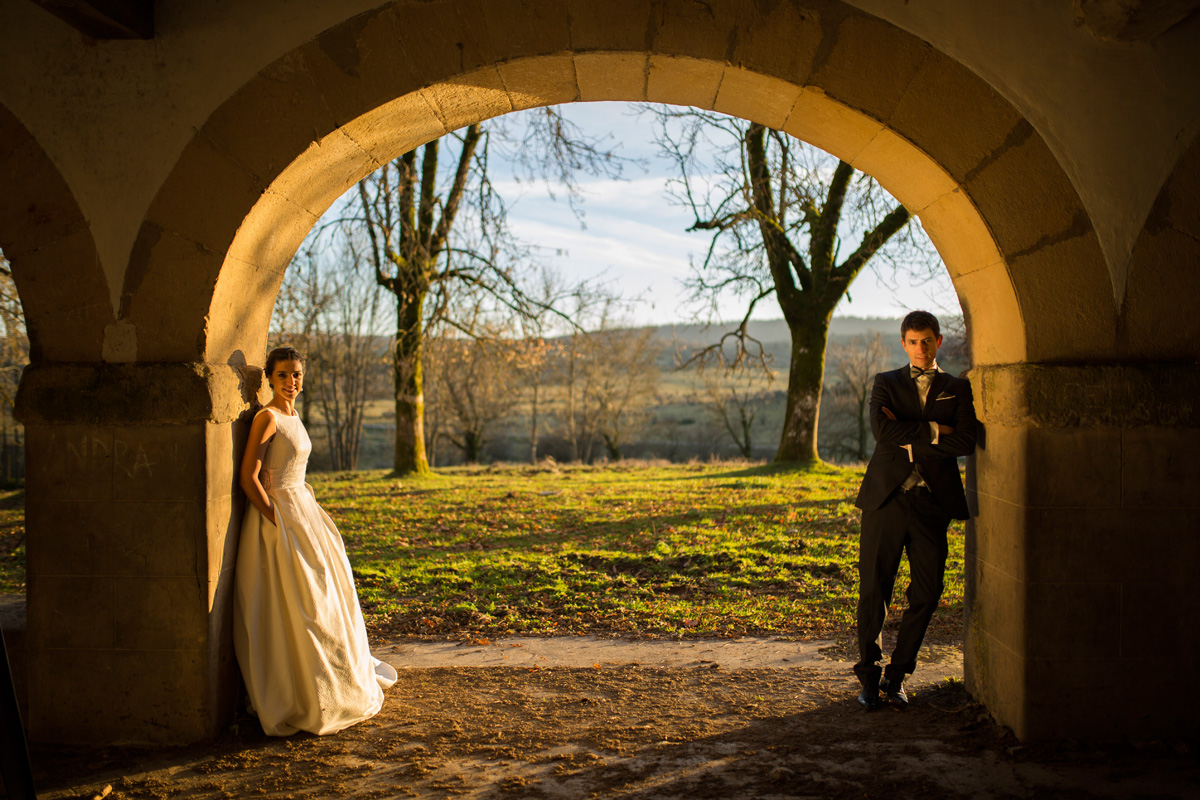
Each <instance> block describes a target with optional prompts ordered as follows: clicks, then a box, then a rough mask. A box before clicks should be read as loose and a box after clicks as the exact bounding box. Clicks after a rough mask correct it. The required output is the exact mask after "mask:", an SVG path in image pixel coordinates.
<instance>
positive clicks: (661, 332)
mask: <svg viewBox="0 0 1200 800" xmlns="http://www.w3.org/2000/svg"><path fill="white" fill-rule="evenodd" d="M736 325H737V323H736V322H726V323H714V324H713V325H660V326H658V327H657V328H655V334H656V335H657V336H659V337H661V338H663V339H665V340H666V341H668V342H672V341H674V342H678V343H679V344H680V345H681V346H687V347H697V346H704V345H708V344H713V343H715V342H716V341H717V340H718V339H720V338H721V335H722V334H723V333H725V332H726V331H729V330H732V329H733V328H734V327H735V326H736ZM747 331H748V333H749V334H750V335H751V336H752V337H754V338H755V339H757V340H759V341H760V342H762V343H763V344H764V345H771V344H775V343H777V342H785V343H786V342H790V341H791V336H790V334H789V333H788V327H787V323H786V322H784V321H783V320H782V319H768V320H751V322H750V324H749V326H748V328H747ZM875 333H881V334H883V335H884V336H885V337H887V336H894V337H896V338H897V339H899V337H900V318H899V317H895V318H888V317H834V318H833V322H832V323H831V324H830V326H829V338H830V341H831V342H832V341H833V340H834V339H840V338H843V337H845V338H849V337H852V336H863V335H867V336H870V335H873V334H875Z"/></svg>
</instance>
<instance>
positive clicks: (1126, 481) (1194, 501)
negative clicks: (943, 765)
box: [965, 364, 1200, 739]
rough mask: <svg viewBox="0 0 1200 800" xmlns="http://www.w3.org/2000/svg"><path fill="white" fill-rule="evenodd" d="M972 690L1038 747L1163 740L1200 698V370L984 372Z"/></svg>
mask: <svg viewBox="0 0 1200 800" xmlns="http://www.w3.org/2000/svg"><path fill="white" fill-rule="evenodd" d="M971 382H972V386H973V389H974V391H975V396H976V406H977V409H978V411H979V416H980V421H981V422H982V430H981V435H980V440H979V446H978V448H977V451H976V454H975V456H974V459H973V464H972V465H971V469H970V470H969V472H968V496H969V498H970V499H972V501H973V502H974V504H975V507H976V510H977V516H976V517H975V518H974V520H973V524H971V525H970V526H969V527H968V539H967V619H968V623H967V638H966V653H965V660H966V680H967V686H968V688H969V689H970V691H971V692H972V694H974V695H975V696H976V697H977V698H979V699H980V700H982V701H984V702H985V703H986V704H987V706H988V708H989V709H990V710H991V711H992V713H993V714H994V715H995V716H996V718H997V719H998V720H999V721H1000V722H1002V723H1004V724H1006V725H1009V726H1010V727H1012V729H1013V730H1014V732H1015V733H1016V734H1017V735H1018V736H1019V737H1021V738H1022V739H1042V738H1063V737H1079V738H1085V739H1098V738H1099V739H1103V738H1114V737H1115V738H1122V739H1128V738H1138V737H1146V738H1161V737H1167V736H1172V735H1177V734H1180V733H1182V732H1184V731H1187V730H1194V729H1195V718H1196V714H1197V711H1200V700H1198V699H1197V697H1198V695H1197V692H1196V691H1195V683H1196V680H1197V677H1196V676H1197V675H1198V674H1200V637H1197V636H1196V632H1195V629H1194V628H1195V624H1196V620H1197V619H1200V369H1198V368H1197V367H1196V366H1194V365H1169V364H1163V365H1154V364H1144V365H1131V366H1125V365H1091V366H1078V365H1072V366H1063V365H1039V364H1023V365H1009V366H993V367H982V368H977V369H975V370H973V372H972V373H971Z"/></svg>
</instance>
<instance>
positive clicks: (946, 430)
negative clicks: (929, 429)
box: [937, 422, 954, 436]
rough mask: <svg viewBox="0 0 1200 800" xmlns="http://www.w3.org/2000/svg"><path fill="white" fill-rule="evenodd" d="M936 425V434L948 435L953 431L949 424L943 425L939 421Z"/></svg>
mask: <svg viewBox="0 0 1200 800" xmlns="http://www.w3.org/2000/svg"><path fill="white" fill-rule="evenodd" d="M937 426H938V436H949V435H950V434H952V433H954V428H951V427H950V426H949V425H943V424H942V423H940V422H939V423H938V424H937Z"/></svg>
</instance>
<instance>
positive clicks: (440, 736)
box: [32, 640, 1200, 800]
mask: <svg viewBox="0 0 1200 800" xmlns="http://www.w3.org/2000/svg"><path fill="white" fill-rule="evenodd" d="M554 641H555V640H542V642H550V643H551V644H547V645H544V648H545V649H543V650H536V646H537V645H535V643H533V642H530V641H524V642H522V640H514V641H508V642H468V643H465V644H464V645H463V648H462V649H459V650H458V651H456V652H454V653H452V654H451V655H452V656H460V657H461V658H460V659H459V661H457V662H454V663H455V666H452V667H451V666H437V665H431V664H436V663H445V662H446V661H447V660H448V659H449V658H450V657H449V656H447V655H446V648H448V647H451V645H447V644H446V643H440V644H438V643H432V644H438V646H439V647H441V648H442V649H441V651H440V652H441V653H442V654H441V655H438V652H439V651H435V650H434V649H429V648H425V650H426V652H425V653H424V654H425V656H427V659H426V661H424V662H422V661H420V659H419V658H418V657H417V655H419V652H418V651H422V647H421V646H420V645H417V644H414V643H413V642H411V641H408V642H392V643H389V644H385V645H384V646H382V647H380V648H379V649H378V650H377V654H379V655H380V656H381V657H385V658H387V659H388V660H390V661H392V662H393V663H398V664H399V665H400V666H401V667H402V669H401V672H400V680H399V682H398V683H397V684H396V686H394V687H393V688H392V689H391V690H390V691H389V692H388V697H387V703H386V704H385V706H384V709H383V711H382V712H381V713H380V714H379V715H378V716H377V717H375V718H374V719H371V720H369V721H367V722H365V723H362V724H360V725H357V726H355V727H353V728H350V729H348V730H346V731H343V732H341V733H339V734H336V735H333V736H325V737H317V736H310V735H306V734H298V735H296V736H292V737H290V738H286V739H275V738H270V737H267V736H264V735H263V733H262V730H261V728H259V727H258V724H257V722H256V720H255V719H254V718H253V717H251V716H248V715H243V716H240V717H239V718H238V719H237V721H236V723H235V725H234V726H232V727H231V728H230V729H229V730H228V731H227V732H226V733H225V734H224V735H223V736H222V737H221V738H220V739H219V740H218V741H216V742H213V743H210V744H206V745H202V746H194V747H188V748H160V749H154V750H143V749H134V748H107V749H103V750H92V751H89V750H71V751H64V750H62V749H61V748H44V747H35V748H34V749H33V753H32V755H33V759H34V771H35V777H36V780H37V782H38V786H39V788H40V789H41V793H40V794H39V797H41V798H54V799H65V798H78V797H82V798H91V797H93V796H94V795H95V794H97V793H99V792H101V791H102V790H103V789H104V788H105V786H111V787H112V793H111V794H110V795H109V797H112V798H117V799H118V800H119V799H120V798H182V797H186V798H255V797H264V798H325V797H353V798H393V797H398V798H448V797H463V798H593V797H595V798H608V797H639V798H650V797H653V798H689V799H690V798H863V797H867V798H933V799H934V800H937V799H939V798H1001V797H1022V798H1056V799H1057V798H1072V799H1075V798H1162V797H1181V798H1185V797H1200V759H1198V758H1197V749H1196V748H1197V745H1198V744H1200V743H1198V742H1197V741H1190V742H1185V741H1175V742H1140V743H1121V744H1114V745H1105V746H1090V745H1083V744H1079V743H1073V742H1067V743H1059V744H1054V745H1037V746H1023V745H1021V743H1019V742H1018V741H1017V740H1016V739H1015V738H1014V737H1013V736H1012V735H1011V734H1010V733H1008V732H1007V731H1006V730H1005V729H1003V728H1001V727H999V726H997V725H996V724H995V723H994V722H993V721H992V720H991V718H990V717H989V715H988V714H987V712H986V710H985V709H984V708H982V707H981V706H979V705H977V704H976V703H974V702H973V701H972V699H971V698H970V696H969V695H967V693H966V691H965V690H964V689H963V685H962V682H961V680H959V679H958V676H961V663H962V662H961V652H960V651H959V650H958V649H957V648H956V647H954V646H953V643H950V644H946V643H943V644H941V645H940V646H938V645H935V646H934V647H931V648H929V650H928V651H927V652H928V653H929V654H930V657H928V658H926V660H925V662H924V663H922V665H921V667H920V668H919V669H918V675H916V676H914V680H913V681H912V682H911V683H910V696H911V700H912V702H911V705H910V707H909V708H908V709H907V710H903V711H902V710H897V709H892V708H885V709H883V710H881V711H878V712H875V713H867V712H864V711H862V710H861V709H860V708H859V707H858V705H857V703H856V702H855V700H854V695H855V693H856V683H855V681H854V679H853V676H852V674H851V673H850V670H849V667H850V665H849V663H848V662H847V661H845V660H843V654H844V652H845V648H844V645H843V646H837V645H834V646H828V645H826V646H824V647H819V648H817V647H814V646H812V644H811V643H809V645H803V644H801V643H786V642H779V641H774V642H764V641H763V640H753V641H751V640H746V641H743V642H742V644H743V645H746V646H748V647H750V648H751V649H750V650H749V651H747V650H746V647H742V648H740V649H739V648H737V647H730V646H729V645H731V643H729V642H707V643H706V642H690V643H686V645H687V646H685V643H670V642H666V643H660V644H662V645H664V647H660V648H658V649H657V650H656V649H654V648H650V649H642V650H639V651H636V652H633V653H632V654H631V653H630V652H624V653H622V652H618V651H617V650H612V649H610V650H605V651H600V650H593V651H589V650H588V649H586V648H581V647H579V643H578V642H577V641H574V642H567V643H562V644H561V645H560V646H559V648H558V649H559V651H561V652H558V656H556V655H555V652H556V650H555V645H554V644H553V642H554ZM432 644H431V647H432ZM566 645H570V646H569V647H566ZM527 648H534V649H533V650H527ZM564 648H566V649H564ZM789 648H791V650H792V651H794V652H790V651H789ZM566 650H570V652H571V655H569V656H567V655H564V653H565V652H566ZM672 650H673V651H674V652H673V653H672V652H671V651H672ZM508 652H511V653H512V654H513V657H512V659H511V660H512V665H508V664H506V665H504V666H469V665H465V664H466V662H465V661H463V660H462V659H466V660H467V661H469V660H471V659H482V660H483V661H485V662H486V663H489V664H491V663H495V662H496V661H497V659H502V658H503V657H504V656H505V655H506V653H508ZM539 653H540V654H539ZM747 653H749V655H747ZM736 654H740V655H736ZM593 655H595V656H596V657H597V660H596V661H594V662H593V663H592V664H591V665H587V664H586V663H584V665H582V666H581V665H580V663H581V659H582V660H583V662H586V660H587V659H588V658H590V657H591V656H593ZM755 659H757V662H756V661H755ZM635 661H636V663H635ZM622 662H623V663H622ZM756 663H757V664H758V665H755V664H756ZM413 664H418V666H414V665H413ZM762 664H769V665H770V666H762ZM922 675H924V677H923V678H922V677H921V676H922Z"/></svg>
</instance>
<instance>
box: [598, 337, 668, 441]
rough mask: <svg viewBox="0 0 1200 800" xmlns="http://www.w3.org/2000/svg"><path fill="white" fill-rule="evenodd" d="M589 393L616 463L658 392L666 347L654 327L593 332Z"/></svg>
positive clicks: (600, 426)
mask: <svg viewBox="0 0 1200 800" xmlns="http://www.w3.org/2000/svg"><path fill="white" fill-rule="evenodd" d="M589 336H590V337H591V339H592V347H591V353H592V357H591V364H590V366H591V369H592V372H593V374H592V376H591V380H590V388H589V391H590V393H591V395H592V397H593V398H594V400H595V408H596V410H597V412H598V418H599V431H600V435H601V436H602V437H603V439H604V449H605V450H606V451H607V452H608V457H609V458H610V459H612V460H613V461H620V460H621V458H622V457H623V453H622V451H621V446H622V444H623V443H624V441H625V438H626V436H627V435H628V434H629V433H630V431H631V429H635V428H636V427H637V426H638V425H640V424H641V423H642V422H644V421H645V416H646V414H645V405H646V401H647V400H649V399H651V398H652V397H653V396H654V395H655V393H656V392H657V390H658V380H659V369H658V356H659V353H661V352H662V344H661V343H660V342H659V341H658V340H657V339H656V338H655V336H654V329H653V328H616V329H609V330H604V329H601V330H598V331H593V332H591V333H590V334H589Z"/></svg>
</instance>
